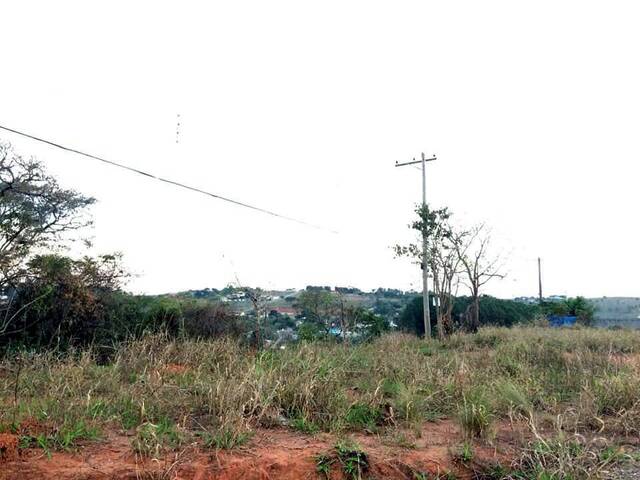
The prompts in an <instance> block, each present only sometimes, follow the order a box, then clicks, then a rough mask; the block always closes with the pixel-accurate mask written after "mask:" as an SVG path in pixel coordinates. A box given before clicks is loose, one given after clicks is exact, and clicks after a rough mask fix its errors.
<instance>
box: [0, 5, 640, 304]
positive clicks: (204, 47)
mask: <svg viewBox="0 0 640 480" xmlns="http://www.w3.org/2000/svg"><path fill="white" fill-rule="evenodd" d="M0 18H1V27H0V45H1V46H2V74H1V75H0V124H3V125H5V126H8V127H11V128H15V129H18V130H24V131H27V132H30V133H32V134H34V135H38V136H42V137H45V138H49V139H52V140H54V141H57V142H59V143H62V144H65V145H68V146H71V147H74V148H77V149H81V150H85V151H88V152H91V153H94V154H96V155H102V156H105V157H107V158H109V159H112V160H114V161H118V162H122V163H126V164H130V165H132V166H135V167H138V168H140V169H144V170H149V171H152V172H154V173H157V174H159V175H163V176H167V177H170V178H173V179H176V180H179V181H183V182H186V183H189V184H193V185H194V186H198V187H201V188H204V189H208V190H210V191H213V192H216V193H219V194H222V195H227V196H230V197H232V198H235V199H238V200H241V201H244V202H247V203H253V204H256V205H259V206H262V207H264V208H268V209H272V210H275V211H278V212H281V213H283V214H285V215H290V216H295V217H299V218H302V219H305V220H307V221H309V222H312V223H317V224H321V225H326V226H328V227H329V228H332V229H336V230H338V231H339V232H340V233H339V234H337V235H334V234H331V233H327V232H324V231H319V230H314V229H311V228H308V227H304V226H300V225H297V224H295V223H290V222H287V221H283V220H279V219H276V218H273V217H269V216H265V215H262V214H259V213H256V212H252V211H250V210H245V209H242V208H239V207H236V206H234V205H231V204H228V203H224V202H221V201H216V200H213V199H208V198H206V197H202V196H199V195H197V194H194V193H189V192H185V191H180V190H177V189H175V188H172V187H169V186H166V185H162V184H159V183H156V182H153V181H150V180H147V179H144V178H142V177H137V176H134V175H132V174H130V173H127V172H125V171H122V170H118V169H114V168H112V167H108V166H104V165H101V164H99V163H96V162H93V161H90V160H88V159H85V158H82V157H78V156H74V155H72V154H68V153H63V152H61V151H56V150H55V149H52V148H50V147H44V146H42V145H38V144H35V143H34V142H31V141H26V140H22V139H19V138H18V137H16V136H14V135H10V134H5V133H4V132H1V131H0V139H4V140H10V141H11V142H12V143H13V144H14V146H15V147H16V149H18V150H19V151H20V152H21V153H23V154H26V155H29V154H35V155H37V156H38V157H39V158H40V159H42V160H44V161H45V162H46V164H47V165H48V168H49V169H50V171H51V172H52V173H54V174H56V175H57V176H59V178H60V180H61V182H62V183H63V184H64V185H65V186H69V187H73V188H75V189H78V190H80V191H82V192H83V193H86V194H90V195H93V196H95V197H96V198H97V199H98V201H99V203H98V204H97V206H96V207H95V208H93V214H94V218H95V228H94V229H93V231H92V232H91V234H92V235H93V236H94V239H95V245H96V248H95V252H96V253H100V252H109V251H114V250H119V251H122V252H123V253H124V254H125V259H126V264H127V266H128V267H129V268H130V269H131V270H132V271H133V272H135V273H136V274H138V276H137V277H136V278H135V279H134V280H133V281H132V282H131V283H130V285H129V288H130V289H131V290H133V291H136V292H152V293H154V292H166V291H175V290H182V289H188V288H202V287H205V286H212V287H222V286H224V285H225V284H227V283H229V282H233V281H234V280H235V273H234V272H236V273H237V275H238V276H239V278H240V280H241V281H242V282H243V283H244V284H251V285H261V286H263V287H266V288H276V287H278V288H280V287H281V288H286V287H300V286H304V285H307V284H323V285H354V286H358V287H361V288H366V289H369V288H374V287H378V286H384V287H396V288H410V287H412V286H413V287H414V288H419V287H420V273H419V271H418V270H417V269H416V267H414V266H412V265H410V264H409V263H408V262H406V261H401V260H396V259H394V258H393V254H392V252H391V249H390V247H391V246H392V245H393V244H394V243H397V242H402V241H407V240H410V239H412V238H413V237H412V234H411V233H410V232H409V230H408V229H407V228H406V225H407V224H408V223H409V221H410V220H411V218H412V209H413V204H414V203H415V202H417V201H419V200H420V194H421V193H420V192H421V179H420V172H419V171H417V170H414V169H413V168H410V167H405V168H402V169H396V168H394V167H393V164H394V162H395V161H396V160H399V161H407V160H410V159H411V158H412V157H413V156H418V155H419V153H420V152H421V151H425V152H426V153H428V154H431V153H437V155H438V157H439V160H438V162H435V163H432V164H430V165H429V180H428V196H429V199H430V201H431V202H432V203H434V204H435V205H448V206H449V207H450V208H452V209H453V210H454V212H456V213H457V214H458V217H459V218H460V219H461V220H465V221H477V220H484V221H486V222H487V223H488V224H490V225H491V226H492V227H493V229H494V231H495V236H496V244H497V246H498V245H499V246H500V248H501V249H504V250H505V251H506V252H507V253H508V254H509V264H508V265H509V268H508V270H509V276H508V277H507V279H505V280H503V281H502V282H498V281H497V282H495V283H494V284H490V285H489V286H488V288H487V290H486V291H487V292H488V293H492V294H495V295H499V296H515V295H535V294H536V292H537V273H536V261H535V258H536V257H537V256H541V257H542V258H543V276H544V290H545V293H547V294H553V293H555V294H563V293H564V294H570V295H575V294H582V295H587V296H600V295H608V296H613V295H621V296H622V295H629V296H637V295H640V286H639V282H638V272H639V271H640V254H639V249H638V234H639V233H640V221H639V216H638V206H639V205H638V203H639V202H638V183H639V177H640V175H639V174H640V167H639V166H638V160H639V156H640V155H639V154H640V143H639V139H640V137H639V132H640V62H639V61H638V59H639V53H638V50H639V47H640V29H639V28H638V22H639V21H640V4H638V2H637V1H627V2H625V1H615V0H613V1H607V2H604V1H598V2H595V1H585V0H581V1H561V0H553V1H547V0H542V1H540V0H539V1H536V2H520V1H514V0H508V1H483V2H478V1H447V2H444V1H442V2H433V1H416V2H405V1H394V2H376V1H371V0H369V1H361V2H360V1H358V2H356V1H345V0H342V1H323V2H305V1H300V0H296V1H289V2H281V1H269V2H265V1H238V0H236V1H233V2H158V1H154V2H130V1H129V2H118V1H111V2H104V3H102V4H101V6H97V4H96V2H86V1H83V2H79V1H78V2H62V1H61V2H50V1H47V2H45V1H42V2H29V1H6V2H2V4H1V6H0ZM177 114H180V115H181V123H182V127H181V134H180V143H179V144H178V145H176V143H175V137H176V134H175V132H176V115H177Z"/></svg>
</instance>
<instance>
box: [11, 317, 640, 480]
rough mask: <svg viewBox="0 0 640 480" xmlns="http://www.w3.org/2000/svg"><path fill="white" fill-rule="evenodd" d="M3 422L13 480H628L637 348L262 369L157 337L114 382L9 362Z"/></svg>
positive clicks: (638, 384)
mask: <svg viewBox="0 0 640 480" xmlns="http://www.w3.org/2000/svg"><path fill="white" fill-rule="evenodd" d="M103 363H104V362H103ZM0 405H1V406H2V410H1V411H0V432H1V433H0V478H31V477H36V476H38V477H40V478H167V479H170V478H200V479H206V478H274V479H275V478H410V479H426V478H496V479H497V478H523V479H524V478H530V479H554V478H597V477H607V476H608V477H612V478H622V477H621V476H622V475H627V474H628V475H633V473H624V472H630V471H633V469H634V468H635V463H636V460H637V459H636V457H637V447H638V445H637V444H636V442H637V439H638V436H639V434H640V332H631V331H622V330H618V331H608V330H595V329H572V330H556V329H547V328H539V329H536V328H515V329H493V328H488V329H483V330H481V331H480V333H478V334H476V335H456V336H453V337H451V338H449V339H448V340H446V341H445V342H439V341H436V340H432V341H428V342H425V341H421V340H418V339H416V338H414V337H409V336H404V335H398V334H394V335H387V336H384V337H382V338H379V339H377V340H375V341H373V342H371V343H367V344H362V345H357V346H351V347H345V346H343V345H337V344H324V343H310V344H300V345H295V346H289V347H288V348H287V349H286V350H266V351H261V352H255V351H252V350H248V349H245V348H242V347H240V346H239V345H238V344H237V343H236V342H234V341H232V340H226V339H220V340H216V341H202V342H198V341H169V340H167V339H166V338H163V337H161V336H154V337H147V338H145V339H143V340H140V341H136V342H132V343H130V344H128V345H126V346H123V347H120V348H119V349H117V351H115V352H114V354H113V357H112V359H111V360H110V361H108V362H106V363H104V364H98V363H97V362H96V361H95V358H94V356H93V355H92V354H91V352H88V351H87V352H73V353H71V354H69V353H67V354H65V355H64V356H63V355H56V354H53V353H41V354H26V353H20V354H17V355H11V357H10V358H9V357H7V358H5V359H4V360H3V361H2V363H0ZM629 478H633V477H631V476H630V477H629Z"/></svg>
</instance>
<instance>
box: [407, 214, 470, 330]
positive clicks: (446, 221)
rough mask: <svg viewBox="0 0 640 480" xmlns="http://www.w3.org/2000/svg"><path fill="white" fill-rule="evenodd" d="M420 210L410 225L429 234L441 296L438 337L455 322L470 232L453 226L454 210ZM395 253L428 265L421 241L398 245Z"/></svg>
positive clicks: (429, 252)
mask: <svg viewBox="0 0 640 480" xmlns="http://www.w3.org/2000/svg"><path fill="white" fill-rule="evenodd" d="M416 213H417V215H418V219H417V220H416V221H415V222H413V223H412V224H411V225H410V227H411V228H412V229H414V230H416V231H417V232H419V233H420V235H422V234H423V232H426V235H427V255H426V261H427V266H428V267H429V270H430V273H431V275H432V279H433V289H434V291H435V294H436V298H437V302H436V308H435V314H436V315H435V317H436V326H437V331H438V336H439V337H440V338H444V335H445V332H446V331H448V330H450V329H451V325H452V319H451V313H452V310H453V299H454V294H455V291H456V290H457V284H458V281H457V278H458V274H459V273H460V272H459V270H460V269H459V266H460V263H461V257H460V255H459V250H458V244H459V243H460V242H461V241H462V239H463V237H464V236H465V235H466V233H464V232H458V231H456V229H454V228H453V226H452V224H451V222H450V218H451V212H450V211H449V209H447V208H440V209H429V208H428V207H422V206H419V207H417V208H416ZM395 252H396V256H398V257H409V258H412V259H413V261H414V263H416V264H418V265H420V267H421V268H424V265H423V264H422V262H423V247H422V245H421V244H420V245H418V244H417V243H411V244H409V245H405V246H403V245H396V246H395ZM432 323H433V322H432ZM422 330H424V327H423V328H422Z"/></svg>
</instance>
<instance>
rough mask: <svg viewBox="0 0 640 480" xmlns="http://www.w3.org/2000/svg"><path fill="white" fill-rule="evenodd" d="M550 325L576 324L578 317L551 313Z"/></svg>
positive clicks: (567, 325)
mask: <svg viewBox="0 0 640 480" xmlns="http://www.w3.org/2000/svg"><path fill="white" fill-rule="evenodd" d="M548 318H549V325H551V326H552V327H570V326H571V325H575V324H576V320H578V317H573V316H568V315H549V317H548Z"/></svg>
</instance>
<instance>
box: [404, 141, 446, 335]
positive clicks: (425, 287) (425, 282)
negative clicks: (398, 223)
mask: <svg viewBox="0 0 640 480" xmlns="http://www.w3.org/2000/svg"><path fill="white" fill-rule="evenodd" d="M434 160H437V158H436V156H435V155H434V156H433V157H431V158H425V155H424V153H422V158H421V159H420V160H416V159H415V158H414V159H413V161H411V162H405V163H398V162H397V161H396V167H404V166H405V165H414V164H416V163H421V164H422V211H423V212H424V214H425V218H424V219H423V222H422V309H423V312H422V314H423V320H424V336H425V338H431V313H430V311H429V269H428V268H427V267H428V263H427V260H428V259H427V237H428V236H429V232H428V231H427V219H428V211H427V169H426V163H427V162H432V161H434Z"/></svg>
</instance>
